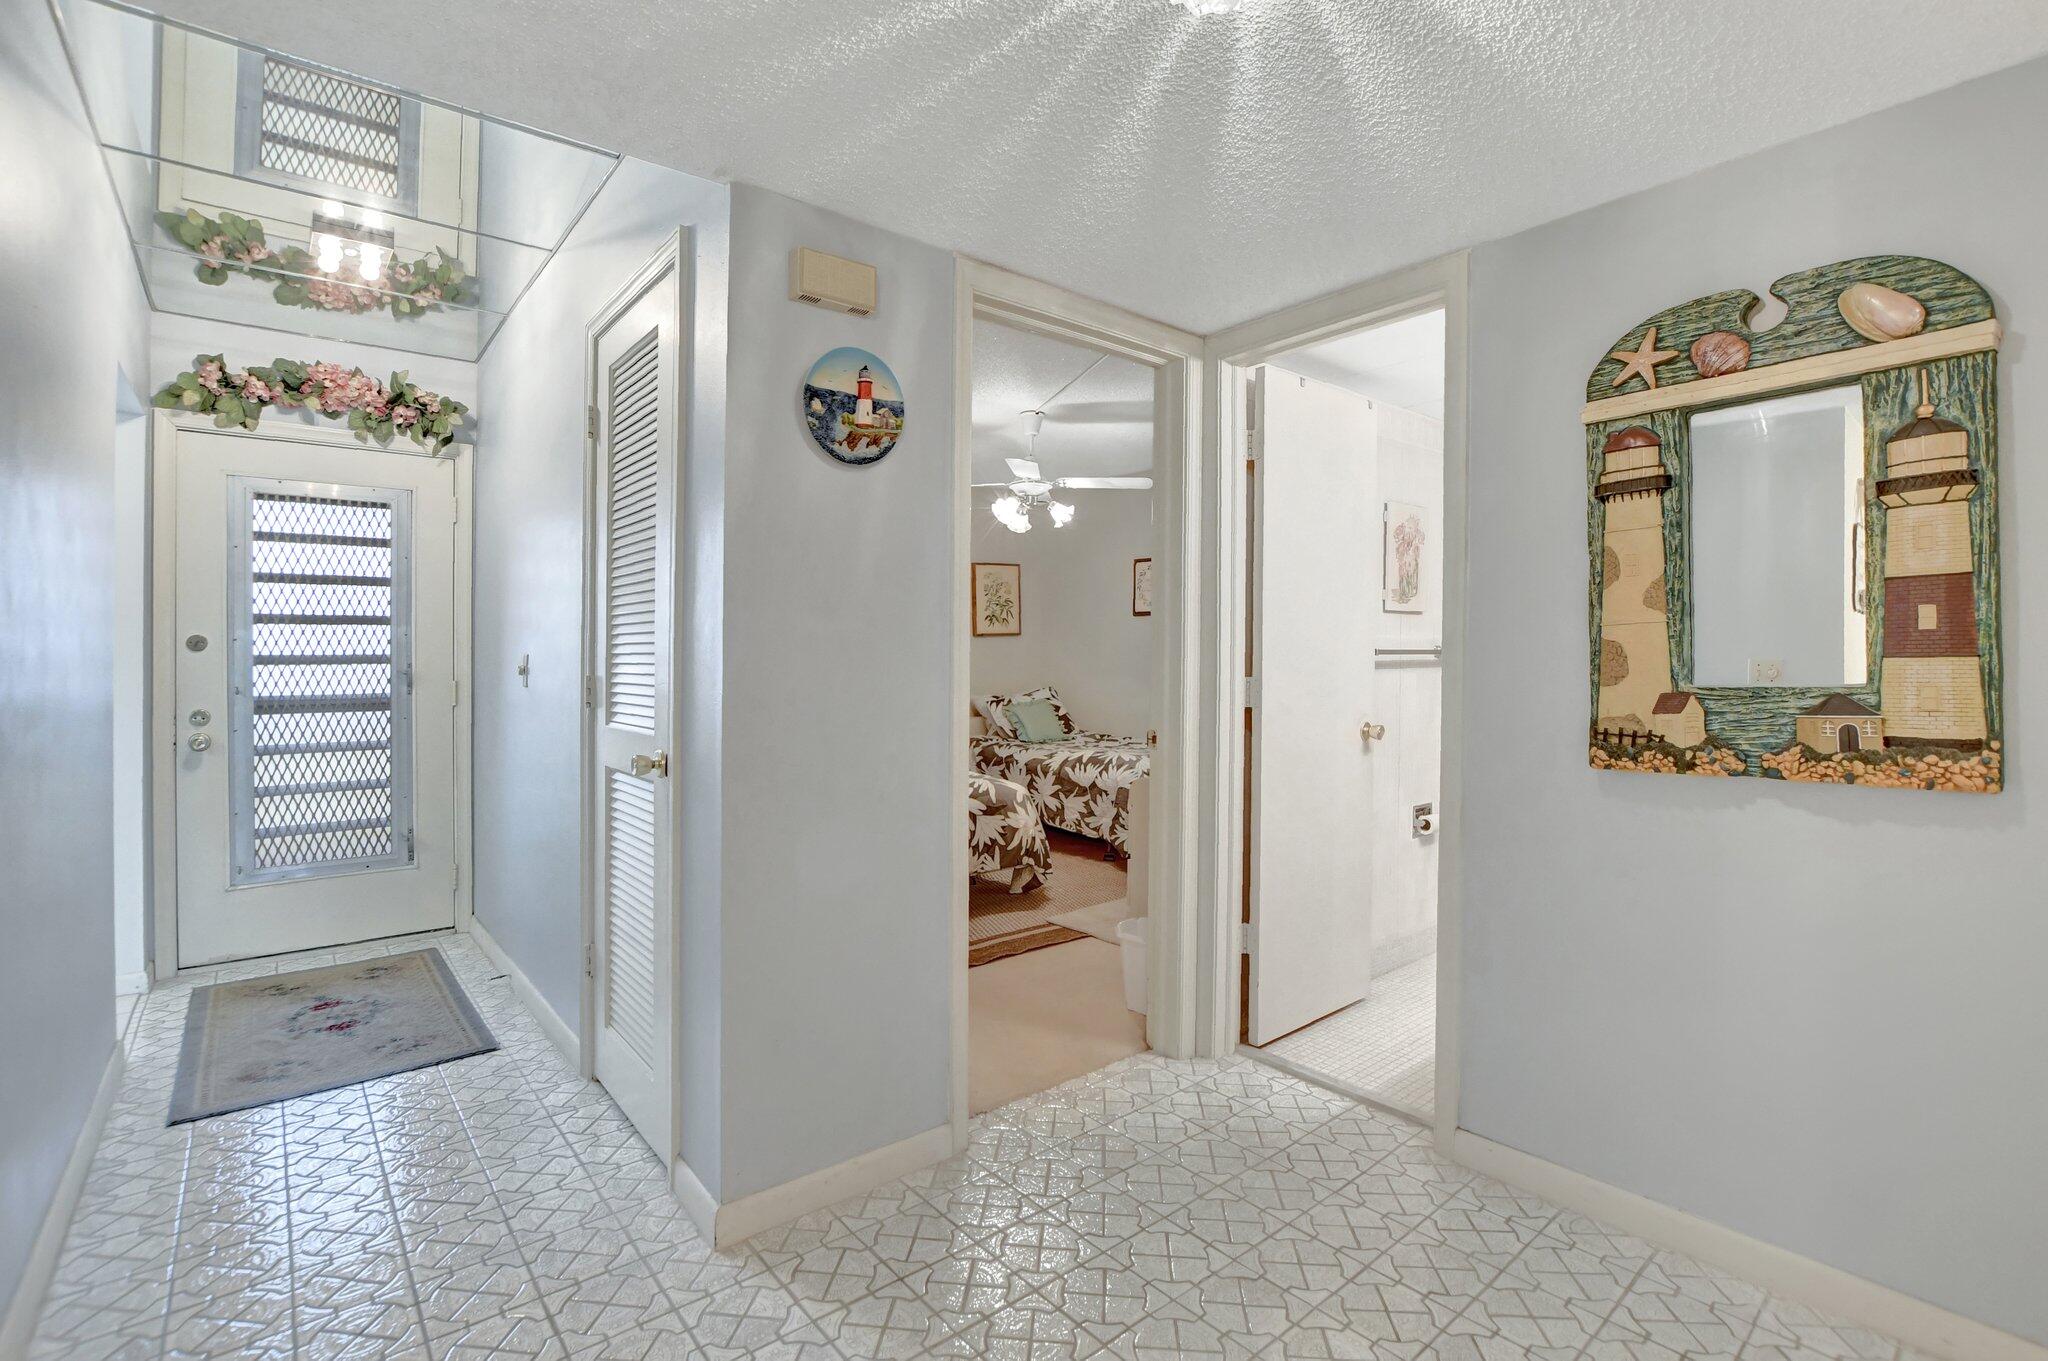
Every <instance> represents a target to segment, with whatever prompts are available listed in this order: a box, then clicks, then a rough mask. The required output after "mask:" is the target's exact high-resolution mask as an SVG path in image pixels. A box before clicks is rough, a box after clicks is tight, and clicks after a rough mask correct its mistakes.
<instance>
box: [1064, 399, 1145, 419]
mask: <svg viewBox="0 0 2048 1361" xmlns="http://www.w3.org/2000/svg"><path fill="white" fill-rule="evenodd" d="M1045 418H1046V419H1047V420H1048V421H1051V422H1053V423H1055V424H1058V425H1150V424H1151V423H1152V403H1150V402H1064V403H1062V404H1061V405H1059V406H1056V407H1054V408H1053V409H1052V410H1050V411H1048V412H1046V413H1045Z"/></svg>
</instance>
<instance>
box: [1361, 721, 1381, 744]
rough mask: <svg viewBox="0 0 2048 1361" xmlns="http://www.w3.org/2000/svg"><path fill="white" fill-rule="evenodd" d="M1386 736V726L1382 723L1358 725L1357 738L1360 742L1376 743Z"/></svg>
mask: <svg viewBox="0 0 2048 1361" xmlns="http://www.w3.org/2000/svg"><path fill="white" fill-rule="evenodd" d="M1386 735H1387V725H1386V724H1384V723H1361V724H1359V725H1358V737H1359V740H1360V741H1363V742H1377V741H1379V740H1380V739H1381V738H1382V737H1385V736H1386Z"/></svg>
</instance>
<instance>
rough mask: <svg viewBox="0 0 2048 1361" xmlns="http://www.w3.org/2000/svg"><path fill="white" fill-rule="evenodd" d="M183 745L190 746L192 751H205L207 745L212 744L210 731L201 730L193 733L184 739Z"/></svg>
mask: <svg viewBox="0 0 2048 1361" xmlns="http://www.w3.org/2000/svg"><path fill="white" fill-rule="evenodd" d="M185 745H186V746H188V747H190V748H192V750H194V751H205V750H206V749H207V748H208V747H210V746H212V745H213V735H212V734H211V733H203V732H196V733H193V734H192V735H191V736H190V737H188V738H186V739H185Z"/></svg>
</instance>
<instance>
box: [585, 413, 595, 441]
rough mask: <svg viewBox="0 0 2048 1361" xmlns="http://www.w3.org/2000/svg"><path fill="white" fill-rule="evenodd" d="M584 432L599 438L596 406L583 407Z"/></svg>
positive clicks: (591, 436)
mask: <svg viewBox="0 0 2048 1361" xmlns="http://www.w3.org/2000/svg"><path fill="white" fill-rule="evenodd" d="M583 433H584V434H585V435H586V436H588V437H589V438H591V439H596V438H597V408H596V407H595V406H586V407H584V408H583Z"/></svg>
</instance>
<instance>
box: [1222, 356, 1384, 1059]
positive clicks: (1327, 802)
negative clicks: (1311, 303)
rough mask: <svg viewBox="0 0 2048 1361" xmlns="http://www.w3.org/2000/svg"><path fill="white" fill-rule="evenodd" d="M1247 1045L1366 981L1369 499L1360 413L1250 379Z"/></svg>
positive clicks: (1364, 419) (1370, 454)
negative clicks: (1252, 693) (1252, 698)
mask: <svg viewBox="0 0 2048 1361" xmlns="http://www.w3.org/2000/svg"><path fill="white" fill-rule="evenodd" d="M1253 389H1254V390H1253V398H1252V410H1253V412H1254V413H1255V418H1256V419H1255V422H1254V426H1253V430H1252V449H1253V460H1254V472H1253V475H1252V484H1253V487H1254V493H1253V504H1254V507H1255V511H1254V514H1255V520H1254V527H1253V554H1252V558H1253V560H1252V564H1251V572H1252V590H1253V596H1252V630H1251V633H1252V673H1253V676H1254V678H1255V680H1256V695H1257V701H1256V703H1255V704H1254V706H1253V713H1252V737H1251V795H1250V797H1251V874H1250V887H1251V922H1252V956H1251V988H1250V991H1249V995H1248V1008H1249V1015H1248V1021H1249V1029H1250V1037H1249V1038H1250V1040H1251V1043H1253V1044H1265V1043H1267V1042H1268V1041H1271V1040H1275V1039H1278V1038H1279V1037H1280V1036H1282V1035H1285V1034H1287V1033H1288V1032H1289V1031H1292V1030H1298V1029H1300V1028H1301V1027H1302V1026H1304V1025H1307V1024H1308V1023H1309V1022H1311V1021H1314V1020H1317V1019H1319V1018H1321V1017H1323V1016H1327V1015H1329V1014H1330V1013H1331V1012H1333V1011H1336V1010H1338V1009H1339V1008H1342V1007H1345V1006H1348V1005H1350V1004H1351V1003H1352V1002H1355V1001H1357V1000H1358V999H1360V998H1361V997H1364V996H1365V994H1366V989H1367V987H1368V985H1369V984H1370V982H1371V979H1372V958H1371V952H1372V895H1371V884H1372V874H1371V849H1370V847H1371V841H1372V760H1373V757H1372V741H1371V739H1370V737H1368V736H1367V735H1366V727H1367V725H1368V724H1371V723H1373V722H1375V721H1377V716H1376V713H1375V710H1374V707H1373V706H1374V694H1373V689H1374V665H1375V659H1374V653H1373V645H1374V638H1375V635H1376V633H1377V630H1378V624H1379V613H1380V518H1381V516H1380V504H1379V499H1378V498H1379V491H1378V484H1379V478H1378V465H1377V447H1378V441H1377V438H1376V430H1375V420H1376V415H1375V412H1374V411H1373V408H1372V404H1371V403H1370V402H1368V401H1367V400H1366V399H1365V398H1363V397H1361V396H1358V395H1357V394H1355V393H1351V392H1346V391H1344V390H1343V389H1341V388H1335V387H1331V386H1329V385H1328V384H1326V383H1318V382H1316V381H1315V380H1313V379H1309V378H1302V377H1299V376H1297V375H1295V374H1292V373H1288V372H1286V371H1285V370H1283V369H1276V368H1272V367H1266V368H1262V369H1259V370H1258V371H1256V373H1255V374H1254V376H1253Z"/></svg>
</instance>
